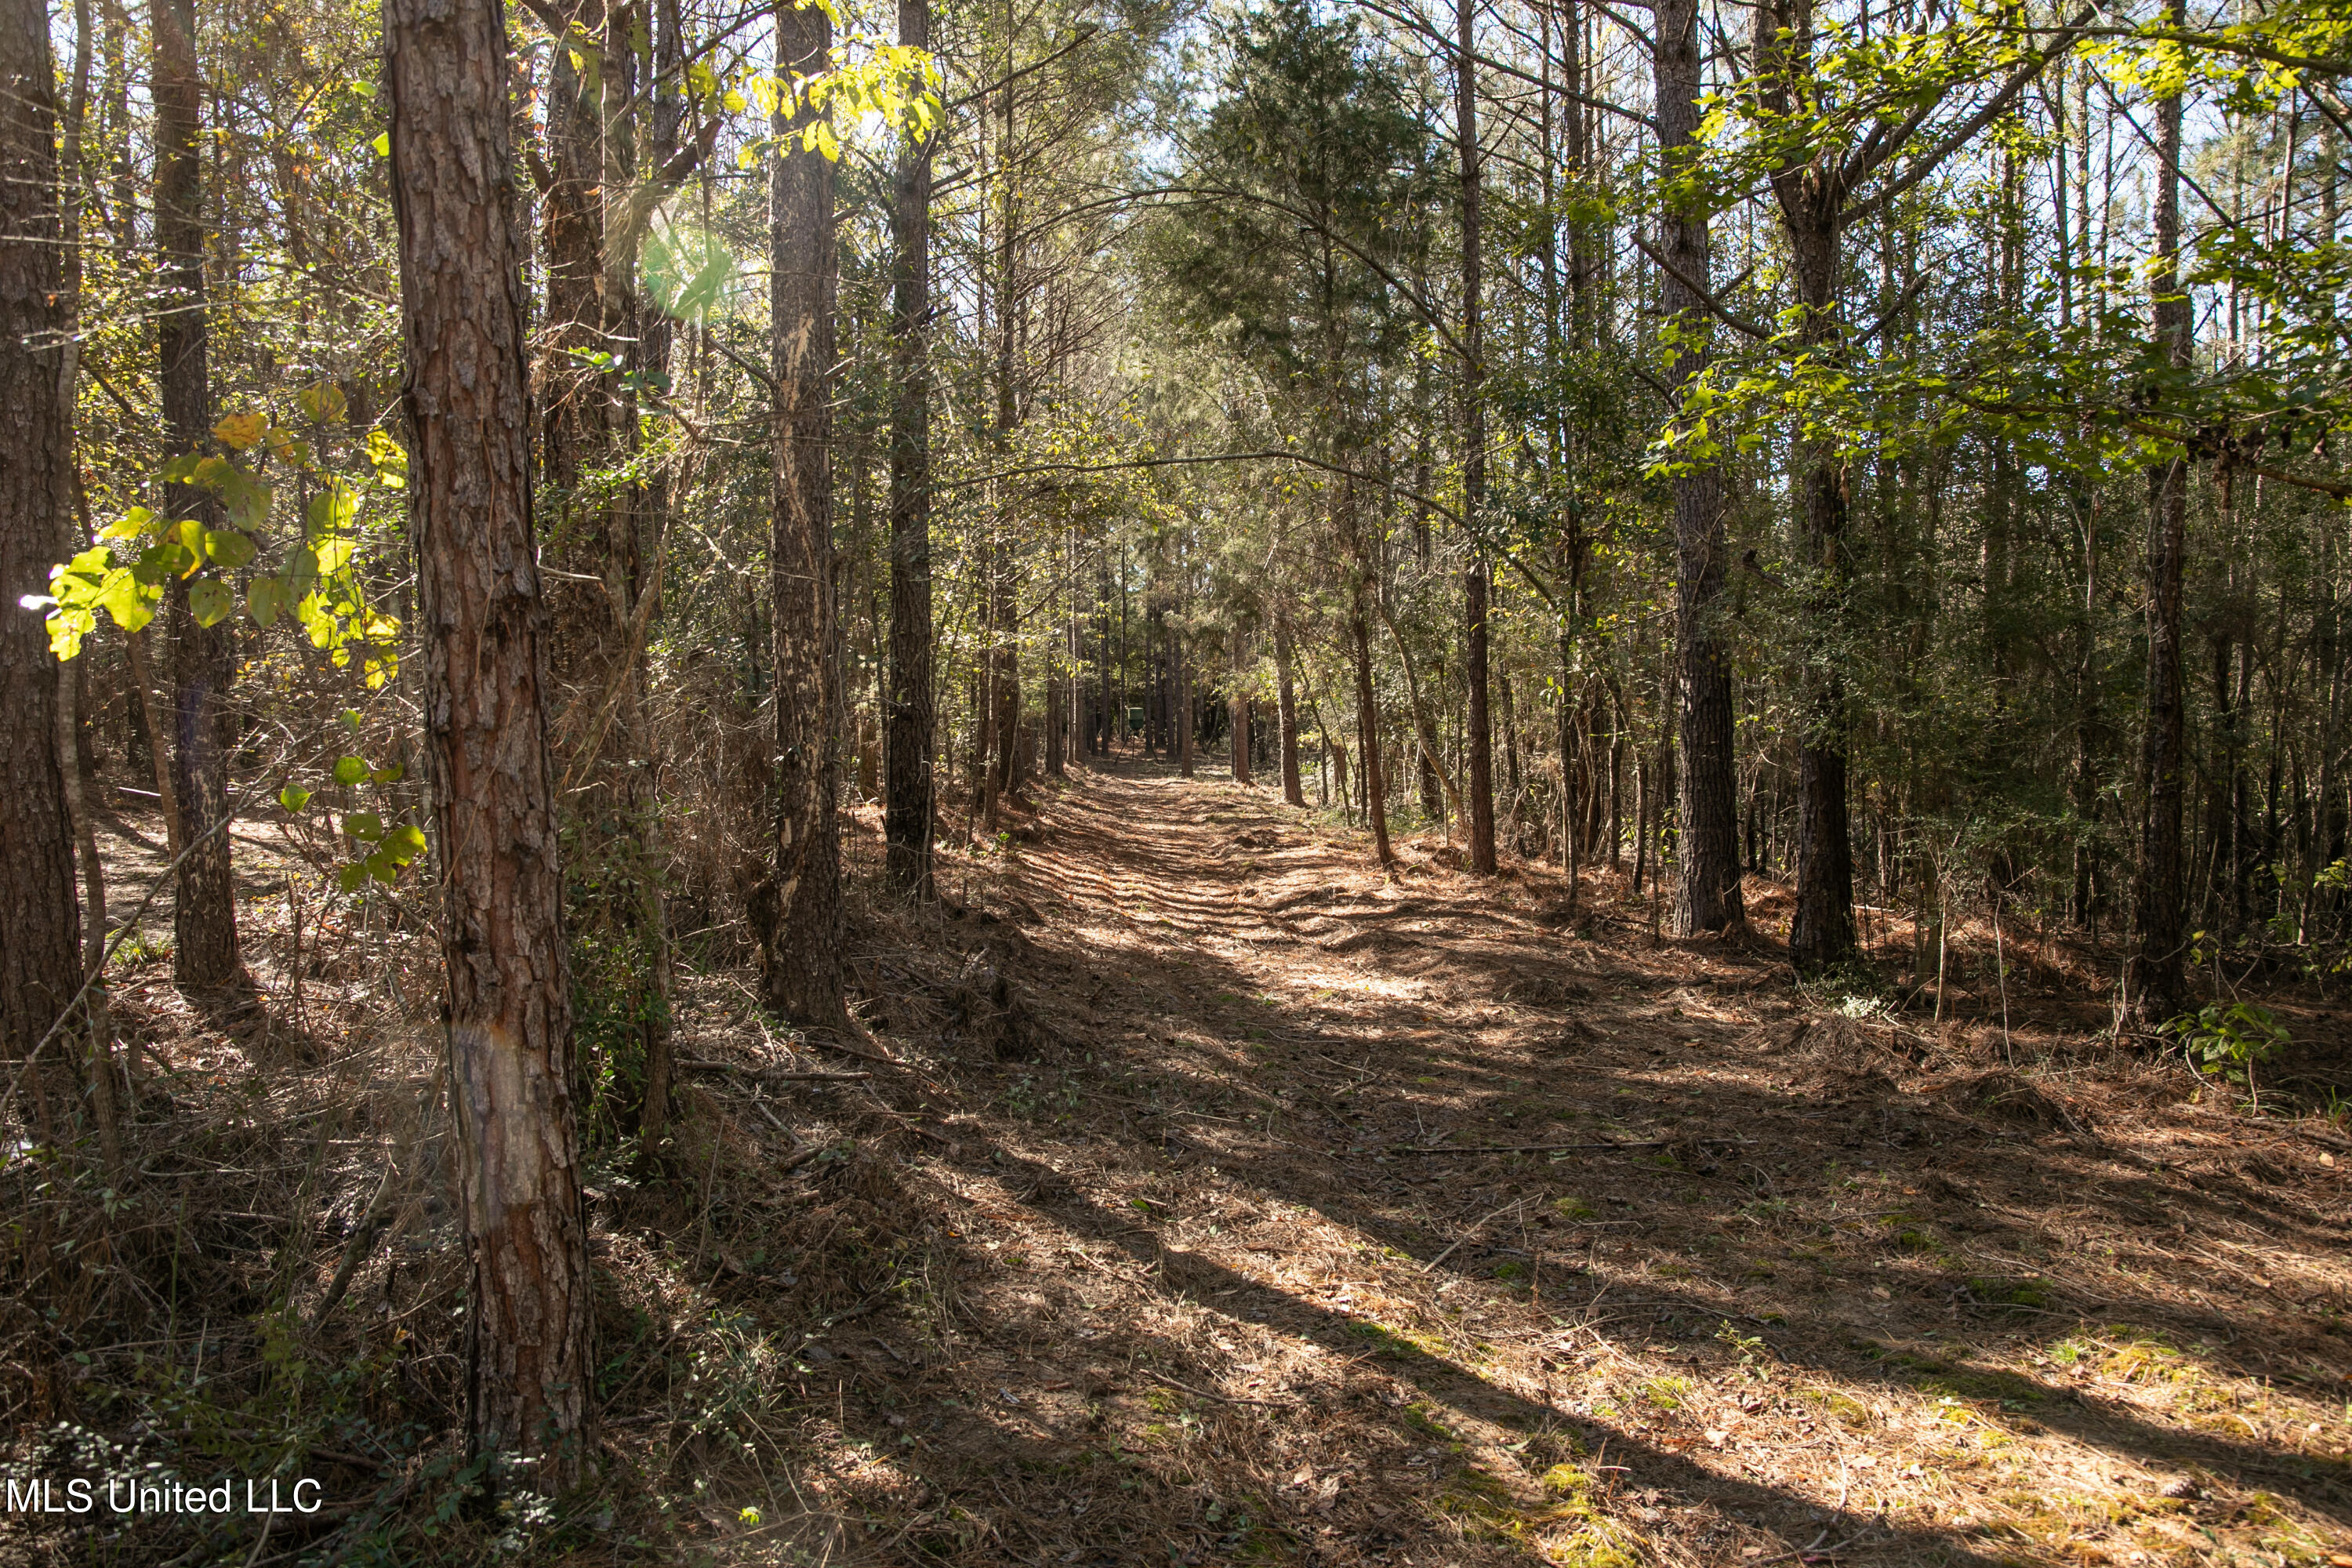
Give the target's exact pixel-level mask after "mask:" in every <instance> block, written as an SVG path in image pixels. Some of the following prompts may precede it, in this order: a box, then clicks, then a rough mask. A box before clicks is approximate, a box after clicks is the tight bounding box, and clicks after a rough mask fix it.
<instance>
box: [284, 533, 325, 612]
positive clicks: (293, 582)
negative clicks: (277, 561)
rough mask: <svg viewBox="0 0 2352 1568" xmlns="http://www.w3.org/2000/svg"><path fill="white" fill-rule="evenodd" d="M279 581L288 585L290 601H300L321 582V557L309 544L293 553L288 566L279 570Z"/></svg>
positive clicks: (287, 560) (287, 590) (288, 556)
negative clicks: (313, 585)
mask: <svg viewBox="0 0 2352 1568" xmlns="http://www.w3.org/2000/svg"><path fill="white" fill-rule="evenodd" d="M318 580H319V557H318V556H317V554H316V553H314V552H312V551H311V549H310V546H309V545H307V544H305V545H303V546H302V547H301V548H300V549H299V550H295V551H291V552H289V553H288V555H287V557H286V564H285V565H283V566H281V567H279V568H278V581H280V582H282V583H283V584H286V596H287V598H288V599H289V600H291V599H299V598H300V597H301V596H302V595H305V594H307V593H309V592H310V588H311V585H312V584H315V583H317V582H318Z"/></svg>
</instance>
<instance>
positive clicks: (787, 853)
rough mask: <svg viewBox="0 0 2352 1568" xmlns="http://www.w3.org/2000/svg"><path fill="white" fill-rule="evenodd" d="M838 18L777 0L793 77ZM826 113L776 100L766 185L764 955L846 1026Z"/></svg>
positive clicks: (784, 1005) (771, 992)
mask: <svg viewBox="0 0 2352 1568" xmlns="http://www.w3.org/2000/svg"><path fill="white" fill-rule="evenodd" d="M832 47H833V23H832V21H831V19H830V18H829V17H828V16H827V15H826V14H825V12H824V10H823V9H822V8H821V7H818V6H814V5H808V6H800V5H794V4H793V0H780V3H779V5H778V6H777V10H776V58H778V59H779V60H781V61H782V62H783V68H784V70H785V72H786V73H787V74H788V75H800V76H814V75H816V74H818V73H819V72H821V71H823V70H824V69H825V68H826V61H827V58H828V55H829V53H830V51H831V49H832ZM821 112H822V110H814V109H812V108H810V107H809V106H808V105H807V104H805V103H794V104H792V105H788V106H785V107H783V108H782V109H780V110H779V112H778V114H777V116H776V126H775V131H776V134H777V135H778V136H779V137H785V138H790V140H789V141H788V142H786V144H785V147H784V150H783V151H782V152H781V153H778V154H777V156H776V158H775V161H774V174H773V176H772V184H771V185H770V188H769V224H770V236H769V240H770V246H771V250H772V256H773V258H774V268H773V273H772V282H771V284H770V293H769V299H770V301H771V303H770V321H771V331H772V332H773V334H774V339H773V346H774V375H775V380H776V429H775V486H776V489H775V529H774V532H773V535H772V542H771V545H770V552H769V563H770V565H769V572H770V577H769V592H770V603H771V605H772V611H773V614H772V625H773V626H774V628H775V630H774V637H773V644H774V647H773V656H772V657H773V663H774V669H775V704H776V805H775V845H774V851H775V863H774V870H773V873H772V875H773V881H772V885H771V888H770V889H769V900H772V916H773V918H772V921H765V922H763V923H766V924H767V925H768V931H766V932H765V933H764V940H763V941H762V943H761V946H762V948H763V950H764V952H765V953H766V964H767V993H768V1001H769V1003H770V1004H771V1005H773V1006H774V1007H776V1008H777V1009H778V1010H779V1011H780V1012H782V1014H784V1016H787V1017H789V1018H792V1019H793V1020H794V1021H795V1022H798V1023H803V1024H813V1025H816V1026H822V1027H831V1028H845V1027H846V1026H848V1022H849V1016H848V1010H847V1007H846V1005H845V1003H844V1001H843V998H842V972H841V836H840V829H839V826H838V825H837V824H836V822H835V816H834V789H835V773H836V772H837V771H838V767H837V763H836V761H835V755H834V734H833V714H834V700H833V690H832V682H833V679H834V660H833V466H832V459H831V456H830V451H829V444H830V442H831V441H832V438H833V360H834V290H835V277H836V267H837V260H838V254H839V253H838V251H837V250H836V248H835V240H834V232H833V176H834V171H833V164H832V163H830V162H828V161H827V160H826V158H825V156H824V153H820V152H817V151H815V150H814V149H812V148H809V147H807V146H804V145H803V144H802V142H801V140H800V135H799V133H800V132H802V131H803V130H804V129H805V128H806V127H807V126H808V125H809V124H810V123H812V122H813V121H814V119H815V118H816V116H817V115H818V114H819V113H821Z"/></svg>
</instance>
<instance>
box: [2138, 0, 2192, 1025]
mask: <svg viewBox="0 0 2352 1568" xmlns="http://www.w3.org/2000/svg"><path fill="white" fill-rule="evenodd" d="M2167 15H2168V20H2169V22H2170V25H2171V26H2173V27H2175V28H2179V27H2182V26H2186V21H2187V18H2186V16H2185V14H2184V11H2183V7H2182V0H2173V3H2172V5H2170V6H2169V7H2168V13H2167ZM2155 205H2156V213H2155V229H2156V232H2155V241H2156V256H2155V258H2154V262H2155V265H2154V267H2153V268H2152V269H2151V271H2152V276H2151V277H2150V278H2149V279H2148V289H2149V293H2150V295H2151V297H2152V301H2153V306H2154V309H2153V315H2154V324H2155V329H2156V350H2157V353H2158V355H2159V356H2160V358H2161V361H2162V363H2163V364H2164V365H2165V366H2166V367H2167V369H2168V371H2169V372H2170V373H2171V377H2172V378H2179V377H2184V376H2185V375H2186V374H2187V373H2188V370H2189V350H2190V343H2191V337H2190V332H2191V327H2192V325H2193V318H2192V315H2191V312H2190V309H2189V295H2188V292H2187V290H2186V289H2184V288H2183V287H2182V284H2181V279H2180V91H2179V88H2178V86H2176V87H2174V89H2172V90H2171V91H2170V92H2168V93H2167V94H2166V95H2165V96H2164V98H2162V99H2161V100H2158V105H2157V169H2156V204H2155ZM2150 391H2151V393H2152V398H2151V401H2152V402H2154V403H2156V404H2157V405H2159V406H2160V405H2162V403H2163V402H2164V400H2165V399H2164V394H2165V391H2166V388H2165V387H2164V386H2163V385H2162V384H2158V385H2157V386H2155V387H2152V388H2151V389H2150ZM2188 536H2189V458H2188V454H2187V453H2185V452H2176V453H2173V454H2171V455H2169V456H2167V457H2161V458H2158V459H2157V461H2156V463H2155V464H2154V466H2153V467H2151V468H2149V470H2148V522H2147V724H2146V728H2145V729H2144V731H2142V733H2141V737H2140V752H2139V794H2140V811H2141V816H2140V839H2139V858H2138V862H2137V867H2136V868H2135V874H2134V878H2133V888H2132V952H2131V959H2130V962H2129V963H2127V964H2126V968H2125V972H2124V1022H2125V1024H2126V1026H2129V1027H2133V1028H2137V1029H2152V1028H2154V1027H2156V1026H2158V1025H2159V1024H2161V1023H2163V1022H2165V1021H2166V1020H2167V1019H2168V1018H2170V1017H2172V1016H2174V1015H2175V1014H2176V1013H2179V1011H2180V1009H2181V998H2182V995H2183V984H2184V977H2183V973H2182V963H2181V957H2182V954H2181V949H2182V948H2183V946H2184V945H2185V942H2184V941H2183V938H2184V936H2185V934H2186V933H2185V932H2184V931H2183V930H2182V924H2183V920H2184V911H2183V908H2182V904H2183V900H2184V897H2185V890H2186V889H2185V887H2184V872H2183V862H2184V856H2183V851H2182V846H2181V819H2182V816H2183V805H2184V801H2185V800H2186V796H2187V789H2186V784H2187V781H2186V779H2185V778H2184V777H2183V773H2184V771H2185V768H2186V765H2187V756H2188V741H2187V715H2186V707H2187V701H2186V699H2187V693H2186V691H2185V689H2184V682H2183V679H2182V673H2181V662H2180V658H2181V649H2180V598H2181V578H2182V574H2183V568H2184V565H2185V562H2186V558H2187V555H2188Z"/></svg>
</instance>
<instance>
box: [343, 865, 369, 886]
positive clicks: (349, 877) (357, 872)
mask: <svg viewBox="0 0 2352 1568" xmlns="http://www.w3.org/2000/svg"><path fill="white" fill-rule="evenodd" d="M366 880H367V868H366V867H364V866H346V867H344V868H342V869H341V870H340V871H338V872H336V873H335V886H337V887H338V888H341V889H342V890H343V891H345V892H346V893H356V892H358V891H359V888H360V884H361V883H362V882H364V881H366Z"/></svg>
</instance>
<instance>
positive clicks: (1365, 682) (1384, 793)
mask: <svg viewBox="0 0 2352 1568" xmlns="http://www.w3.org/2000/svg"><path fill="white" fill-rule="evenodd" d="M1339 488H1340V489H1341V490H1342V491H1343V492H1348V497H1347V499H1346V500H1343V501H1342V502H1341V503H1340V504H1341V505H1343V506H1345V507H1347V508H1348V509H1349V511H1350V513H1352V512H1353V510H1354V497H1353V494H1352V487H1351V486H1348V485H1342V486H1341V487H1339ZM1341 537H1342V538H1343V539H1345V540H1346V541H1347V542H1348V544H1349V551H1348V555H1349V561H1348V640H1349V644H1350V646H1351V648H1352V651H1353V652H1354V654H1355V656H1356V750H1357V769H1356V771H1357V774H1358V776H1359V777H1360V779H1361V781H1362V785H1363V791H1364V820H1365V822H1366V823H1367V824H1368V825H1370V827H1371V830H1372V853H1373V855H1374V856H1375V857H1376V858H1378V859H1379V861H1380V863H1381V866H1382V867H1383V868H1386V867H1389V866H1392V865H1394V864H1396V851H1395V850H1393V849H1391V847H1389V805H1388V780H1387V779H1386V778H1385V777H1383V776H1382V769H1381V720H1380V708H1379V706H1378V704H1377V703H1376V702H1375V701H1374V700H1373V696H1372V622H1371V612H1370V606H1369V605H1367V604H1366V602H1365V601H1366V600H1367V599H1368V598H1369V597H1370V584H1367V583H1366V582H1365V581H1364V574H1365V573H1366V571H1367V570H1368V567H1367V563H1366V562H1365V561H1364V552H1363V550H1362V548H1361V545H1360V542H1358V540H1357V538H1356V535H1355V523H1354V518H1353V517H1352V515H1351V516H1350V517H1349V518H1348V519H1347V520H1346V521H1345V522H1343V524H1342V526H1341Z"/></svg>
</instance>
